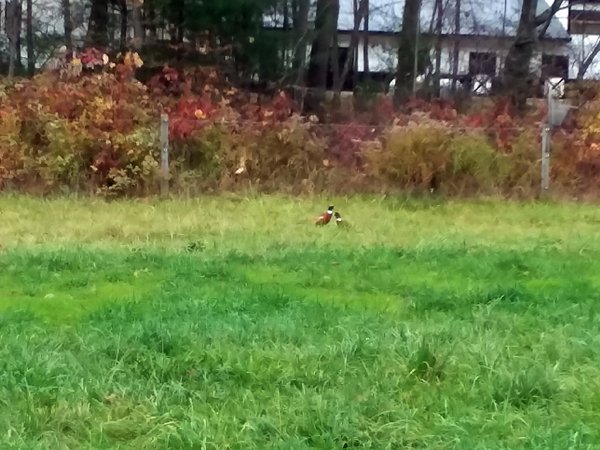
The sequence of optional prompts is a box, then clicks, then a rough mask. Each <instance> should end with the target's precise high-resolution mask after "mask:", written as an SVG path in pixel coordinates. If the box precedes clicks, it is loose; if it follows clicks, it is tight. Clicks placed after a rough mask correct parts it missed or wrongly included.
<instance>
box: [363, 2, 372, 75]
mask: <svg viewBox="0 0 600 450" xmlns="http://www.w3.org/2000/svg"><path fill="white" fill-rule="evenodd" d="M363 1H364V3H365V6H364V7H363V8H364V10H363V14H364V18H363V20H364V27H363V64H364V75H365V79H367V80H368V79H369V76H370V72H371V70H370V67H369V6H370V5H369V0H363Z"/></svg>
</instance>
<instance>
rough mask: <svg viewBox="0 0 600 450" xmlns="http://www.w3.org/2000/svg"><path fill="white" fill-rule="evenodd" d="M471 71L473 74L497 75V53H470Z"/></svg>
mask: <svg viewBox="0 0 600 450" xmlns="http://www.w3.org/2000/svg"><path fill="white" fill-rule="evenodd" d="M469 73H470V74H471V75H489V76H492V77H493V76H494V75H496V54H495V53H480V52H471V53H469Z"/></svg>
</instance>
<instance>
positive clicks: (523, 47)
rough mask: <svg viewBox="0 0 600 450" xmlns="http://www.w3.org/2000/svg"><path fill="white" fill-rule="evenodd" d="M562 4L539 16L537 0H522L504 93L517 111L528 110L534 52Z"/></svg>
mask: <svg viewBox="0 0 600 450" xmlns="http://www.w3.org/2000/svg"><path fill="white" fill-rule="evenodd" d="M563 3H564V0H554V1H553V3H552V5H551V6H550V7H549V8H547V9H546V10H544V11H543V12H542V13H541V14H538V15H536V11H537V6H538V0H523V6H522V8H521V16H520V18H519V26H518V28H517V36H516V38H515V40H514V42H513V44H512V46H511V47H510V50H509V52H508V55H507V56H506V61H505V64H504V79H503V83H504V87H505V90H506V91H507V92H508V93H509V94H510V98H511V103H512V105H513V106H514V107H515V109H516V110H517V112H524V111H525V109H526V105H527V98H528V96H529V94H530V92H531V87H532V84H533V77H532V74H531V71H530V65H531V59H532V57H533V52H534V50H535V48H536V47H537V44H538V41H539V40H540V39H542V38H543V37H544V36H545V34H546V32H547V31H548V27H549V26H550V22H551V21H552V19H553V18H554V16H555V14H556V13H557V12H558V11H559V10H560V8H561V6H562V5H563Z"/></svg>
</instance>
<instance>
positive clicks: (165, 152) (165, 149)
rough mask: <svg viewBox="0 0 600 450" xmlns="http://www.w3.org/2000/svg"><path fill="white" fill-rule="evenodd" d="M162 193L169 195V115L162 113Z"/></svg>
mask: <svg viewBox="0 0 600 450" xmlns="http://www.w3.org/2000/svg"><path fill="white" fill-rule="evenodd" d="M160 195H161V197H163V198H165V197H167V196H168V195H169V115H168V114H164V113H163V114H161V115H160Z"/></svg>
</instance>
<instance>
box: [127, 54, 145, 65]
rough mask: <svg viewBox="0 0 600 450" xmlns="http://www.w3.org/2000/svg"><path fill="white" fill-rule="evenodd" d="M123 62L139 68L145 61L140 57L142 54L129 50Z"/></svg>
mask: <svg viewBox="0 0 600 450" xmlns="http://www.w3.org/2000/svg"><path fill="white" fill-rule="evenodd" d="M123 64H125V65H126V66H129V67H132V66H133V67H135V68H137V69H139V68H140V67H142V66H143V65H144V61H142V58H140V55H138V53H137V52H127V53H125V56H124V57H123Z"/></svg>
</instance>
